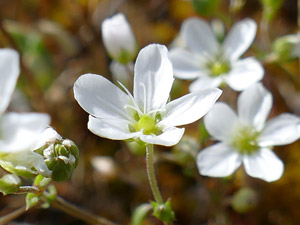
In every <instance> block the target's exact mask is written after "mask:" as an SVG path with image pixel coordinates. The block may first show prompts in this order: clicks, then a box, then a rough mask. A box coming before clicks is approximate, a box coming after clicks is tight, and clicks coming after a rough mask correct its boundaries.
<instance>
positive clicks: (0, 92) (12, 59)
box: [0, 49, 20, 115]
mask: <svg viewBox="0 0 300 225" xmlns="http://www.w3.org/2000/svg"><path fill="white" fill-rule="evenodd" d="M19 67H20V66H19V54H18V52H17V51H15V50H13V49H0V115H1V114H2V113H3V112H4V111H5V109H6V108H7V106H8V104H9V101H10V98H11V95H12V93H13V91H14V89H15V86H16V83H17V79H18V77H19V74H20V68H19Z"/></svg>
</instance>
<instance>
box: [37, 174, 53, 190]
mask: <svg viewBox="0 0 300 225" xmlns="http://www.w3.org/2000/svg"><path fill="white" fill-rule="evenodd" d="M50 181H51V178H47V177H44V176H43V175H41V174H39V175H37V176H36V178H35V180H34V182H33V185H34V186H37V187H39V188H40V189H45V188H46V187H47V185H48V184H49V183H50Z"/></svg>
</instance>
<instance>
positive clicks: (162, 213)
mask: <svg viewBox="0 0 300 225" xmlns="http://www.w3.org/2000/svg"><path fill="white" fill-rule="evenodd" d="M152 208H153V215H154V216H155V217H157V218H158V219H160V220H161V221H163V222H167V223H169V222H172V221H173V220H174V219H175V214H174V212H173V210H172V207H171V201H170V200H168V201H166V202H165V203H161V204H160V203H157V202H152Z"/></svg>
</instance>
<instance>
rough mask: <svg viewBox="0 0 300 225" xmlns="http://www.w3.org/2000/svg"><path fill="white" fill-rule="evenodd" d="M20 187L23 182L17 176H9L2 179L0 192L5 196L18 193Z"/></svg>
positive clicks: (0, 180)
mask: <svg viewBox="0 0 300 225" xmlns="http://www.w3.org/2000/svg"><path fill="white" fill-rule="evenodd" d="M20 185H21V180H20V178H19V177H18V176H17V175H16V174H7V175H4V176H3V177H1V179H0V191H1V192H2V193H3V195H8V194H13V193H16V192H17V191H18V190H19V187H20Z"/></svg>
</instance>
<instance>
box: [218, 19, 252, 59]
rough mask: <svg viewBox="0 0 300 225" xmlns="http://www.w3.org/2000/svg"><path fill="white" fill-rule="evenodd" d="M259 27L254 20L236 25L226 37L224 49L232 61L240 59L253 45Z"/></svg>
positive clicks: (247, 20) (245, 20) (243, 21)
mask: <svg viewBox="0 0 300 225" xmlns="http://www.w3.org/2000/svg"><path fill="white" fill-rule="evenodd" d="M256 29H257V25H256V23H255V21H254V20H252V19H244V20H242V21H240V22H238V23H236V24H235V25H234V26H233V27H232V28H231V30H230V32H229V33H228V35H227V36H226V39H225V40H224V43H223V48H224V52H225V54H226V56H228V57H229V58H230V59H231V61H234V60H236V59H238V58H239V57H240V56H241V55H242V54H243V53H244V52H245V51H246V50H247V49H248V48H249V47H250V45H251V43H252V42H253V40H254V38H255V34H256Z"/></svg>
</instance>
